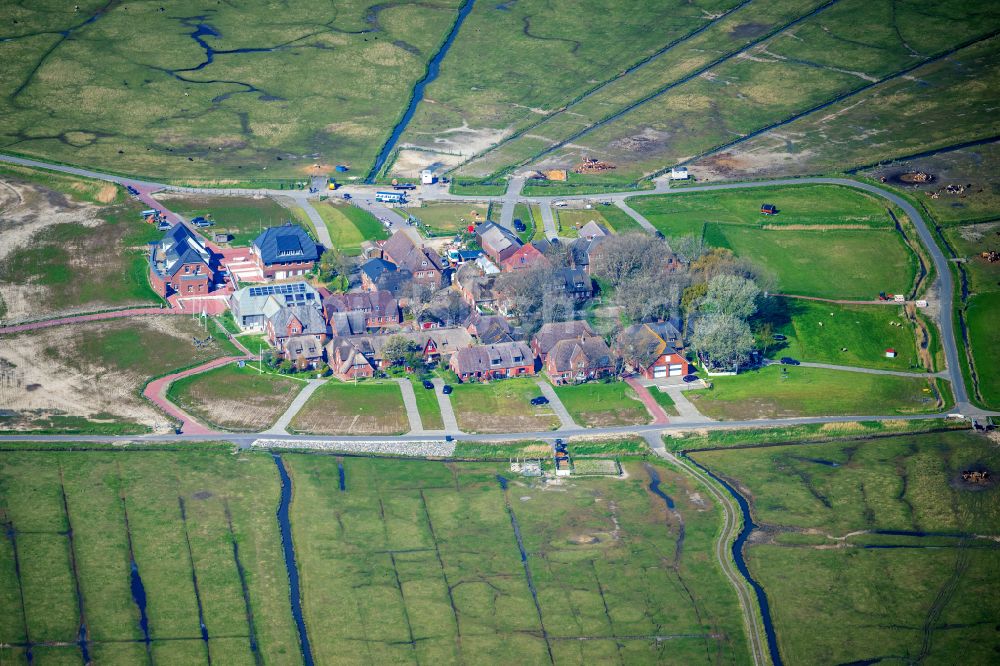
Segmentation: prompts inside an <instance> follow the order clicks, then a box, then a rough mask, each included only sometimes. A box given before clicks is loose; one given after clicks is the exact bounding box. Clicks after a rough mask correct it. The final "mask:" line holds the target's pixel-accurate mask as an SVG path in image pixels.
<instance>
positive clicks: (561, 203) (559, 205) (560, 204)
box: [552, 201, 569, 208]
mask: <svg viewBox="0 0 1000 666" xmlns="http://www.w3.org/2000/svg"><path fill="white" fill-rule="evenodd" d="M552 205H553V206H555V207H556V208H565V207H566V206H568V205H569V204H567V203H566V202H565V201H556V202H553V204H552Z"/></svg>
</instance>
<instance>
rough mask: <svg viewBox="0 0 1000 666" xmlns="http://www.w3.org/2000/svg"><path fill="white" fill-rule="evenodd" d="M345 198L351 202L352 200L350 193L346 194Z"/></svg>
mask: <svg viewBox="0 0 1000 666" xmlns="http://www.w3.org/2000/svg"><path fill="white" fill-rule="evenodd" d="M344 198H345V199H348V200H350V198H351V194H350V192H344Z"/></svg>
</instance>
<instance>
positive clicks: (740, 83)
mask: <svg viewBox="0 0 1000 666" xmlns="http://www.w3.org/2000/svg"><path fill="white" fill-rule="evenodd" d="M775 4H778V7H779V8H780V9H786V10H787V9H788V8H789V6H788V5H786V4H784V3H775ZM810 4H811V5H812V7H810V8H809V10H811V9H812V8H814V7H816V6H818V5H819V3H810ZM939 8H940V9H943V10H944V11H943V12H941V13H935V14H934V15H933V16H929V15H927V14H926V13H925V12H923V11H922V10H921V9H920V8H918V7H917V6H916V5H906V6H897V5H895V4H893V3H890V2H875V3H870V2H864V1H863V0H846V1H844V2H839V3H836V4H834V5H832V6H830V7H828V8H826V9H824V10H823V11H820V12H818V13H816V14H814V15H813V16H810V17H808V18H805V19H804V20H802V21H801V22H799V23H796V24H795V25H794V26H793V25H790V22H789V21H783V22H782V23H781V24H780V25H779V26H778V27H779V28H784V29H782V30H780V31H779V32H778V33H776V34H775V35H774V36H773V37H770V38H766V39H764V40H763V41H760V42H759V46H755V47H753V48H751V49H749V50H748V52H747V56H748V57H728V58H727V59H725V60H724V61H722V62H719V63H718V64H715V65H714V66H711V67H709V68H708V69H707V70H706V71H704V73H703V74H702V75H701V76H695V77H693V78H690V79H688V80H686V81H683V82H680V83H679V85H675V86H673V87H669V88H667V89H664V88H662V87H661V88H660V89H659V90H662V91H663V92H662V94H658V95H656V96H654V97H652V98H651V99H650V100H649V101H648V102H645V103H642V104H640V105H638V106H636V107H635V108H633V109H632V110H630V111H628V112H626V113H624V114H622V115H620V116H618V117H615V118H614V119H613V120H611V122H608V123H606V124H604V125H601V126H599V127H597V128H596V129H590V127H588V125H587V124H586V123H584V125H583V127H579V126H578V129H577V132H579V131H580V130H581V129H584V130H587V131H586V132H585V133H584V134H583V135H582V136H574V133H570V134H569V136H570V137H573V138H572V142H571V143H570V144H569V145H567V146H566V147H564V148H561V149H558V150H555V151H554V152H552V153H550V154H548V155H546V156H545V160H544V164H545V165H550V164H551V165H556V164H558V165H566V164H572V163H573V162H575V161H576V160H578V159H580V158H581V157H582V156H584V155H589V156H593V155H598V156H601V158H602V159H605V160H609V161H611V162H614V163H616V164H617V165H618V173H620V174H622V175H629V174H631V175H633V176H634V177H639V176H642V175H645V174H648V173H650V172H655V171H657V170H660V169H663V168H665V167H668V166H670V165H672V164H676V163H677V162H679V161H682V160H686V159H690V157H691V156H697V155H703V154H706V153H709V152H711V151H712V150H714V149H716V148H718V147H719V146H723V145H726V144H729V143H731V142H733V141H734V140H738V139H739V137H741V136H746V135H748V134H751V133H753V132H755V131H758V130H761V129H763V128H766V127H769V126H772V125H777V124H780V123H782V122H784V121H786V120H788V119H791V118H794V117H796V116H798V115H799V114H801V113H803V112H804V111H807V110H809V109H811V108H815V107H818V106H821V105H823V104H826V103H831V102H833V103H837V102H838V101H839V100H840V98H841V97H843V96H845V95H850V94H851V93H855V92H858V91H860V90H861V89H862V88H865V87H868V86H871V85H872V84H873V83H876V82H878V81H881V80H883V79H887V78H889V77H893V76H894V75H897V74H899V73H901V72H903V70H904V69H907V68H911V67H914V66H918V65H919V64H920V63H921V62H922V61H923V62H927V61H929V60H930V59H932V58H935V57H938V58H940V57H942V56H944V55H947V54H948V53H949V51H951V50H952V49H953V48H954V47H955V46H958V45H960V44H962V43H964V42H967V41H971V40H976V39H983V38H986V37H987V36H989V35H990V33H991V31H992V30H993V28H992V26H995V25H996V23H997V20H998V14H997V10H996V8H995V7H992V6H989V7H988V6H986V5H980V4H975V3H971V4H970V3H965V2H960V1H959V0H950V1H949V2H946V3H944V6H941V7H939ZM809 10H806V12H801V10H800V12H799V16H803V15H804V14H805V13H807V12H808V11H809ZM730 18H732V17H730ZM890 25H893V26H896V27H897V28H898V30H893V29H889V28H888V26H890ZM873 26H877V28H876V29H873ZM883 26H884V27H883ZM761 32H764V33H765V34H766V33H767V32H768V30H767V29H766V28H765V30H763V31H761ZM704 35H705V33H702V36H704ZM762 36H763V35H762ZM758 40H759V38H754V39H753V40H752V41H758ZM994 41H995V38H994ZM722 44H724V42H721V41H720V40H719V39H718V36H717V35H716V39H715V40H713V43H712V44H711V46H710V48H711V49H712V51H711V53H710V54H704V56H703V58H704V59H705V60H711V59H712V57H713V56H714V57H715V58H718V57H719V55H722V54H720V52H719V51H720V50H723V52H724V53H725V54H730V55H735V52H734V51H730V50H728V49H724V48H723V49H719V46H720V45H722ZM688 46H690V45H688ZM973 48H975V47H973ZM913 49H916V54H917V55H915V54H914V51H913ZM682 54H683V52H682V53H678V54H675V56H674V57H679V56H680V55H682ZM960 57H963V59H974V56H972V55H971V54H965V53H963V54H962V56H960ZM947 62H949V61H948V60H942V61H941V62H940V63H935V64H943V63H947ZM931 66H933V65H931ZM946 66H947V67H950V64H949V65H946ZM684 69H685V68H684V67H683V66H682V67H678V68H676V69H675V70H674V71H676V72H681V71H684ZM695 71H697V70H695ZM671 73H673V72H671ZM987 76H991V75H987ZM627 78H629V77H626V79H627ZM914 78H915V79H917V80H920V77H919V76H915V77H914ZM963 78H964V80H965V81H964V82H965V84H966V86H969V85H972V86H973V88H972V90H970V94H969V97H971V98H973V99H972V100H971V101H969V100H963V101H962V102H961V103H962V105H963V106H966V105H968V106H972V107H978V108H984V106H983V105H984V103H986V94H985V93H986V90H987V89H988V86H987V85H986V84H982V83H981V84H980V86H982V87H981V88H978V89H977V88H976V87H975V84H973V81H972V79H971V78H967V77H963ZM673 81H674V82H678V81H680V77H677V78H675V79H673ZM900 82H903V83H910V82H909V81H907V79H906V78H904V77H897V78H891V79H890V80H889V83H888V84H887V86H886V88H885V90H886V91H887V90H890V89H892V86H893V85H899V83H900ZM638 87H639V88H641V85H640V86H638ZM779 88H780V94H775V92H776V91H777V90H778V89H779ZM922 89H923V90H924V92H923V95H921V97H923V98H926V97H929V96H933V97H936V98H937V99H938V101H937V104H948V103H949V102H950V98H951V95H949V94H948V92H946V91H940V92H939V91H938V90H936V89H932V90H930V91H928V90H927V86H926V85H923V86H922ZM966 89H968V88H966ZM955 92H957V90H956V91H955ZM861 94H862V95H864V94H865V93H861ZM959 94H961V93H959ZM881 97H882V98H883V99H884V100H886V101H888V100H889V99H890V98H891V94H889V93H887V92H883V93H882V94H881ZM857 102H858V100H857V99H853V98H851V97H848V99H847V100H844V101H842V102H840V103H839V105H838V104H835V105H834V106H835V108H834V109H831V108H823V109H821V110H819V111H817V113H816V118H817V121H818V120H819V119H820V118H824V119H825V118H827V117H830V116H831V114H832V113H834V111H835V110H836V107H837V106H840V107H841V108H844V107H847V106H850V105H856V104H857ZM900 102H902V100H899V99H893V101H892V103H891V104H892V107H893V108H895V109H896V110H897V114H896V117H895V118H893V119H891V120H890V119H889V118H884V119H883V120H884V121H885V122H886V124H885V125H878V124H876V125H868V124H861V125H860V129H859V124H854V123H852V124H850V125H849V128H850V129H849V131H850V132H851V133H852V134H853V137H854V141H855V142H865V143H867V144H869V145H872V144H877V145H879V147H878V150H879V151H880V152H882V151H884V150H885V148H883V147H881V145H882V144H883V140H882V138H881V136H879V138H878V139H874V140H872V138H871V137H872V136H875V135H877V134H878V133H880V131H881V128H882V127H884V126H887V125H888V124H890V123H891V124H894V125H895V126H896V127H900V124H901V122H902V121H903V119H902V118H900V117H899V116H900V115H904V116H907V117H914V118H916V116H917V115H919V116H923V115H924V114H925V113H926V109H921V111H920V113H919V114H917V112H916V110H915V108H911V109H910V110H909V111H908V112H906V113H905V114H900V113H898V110H899V109H900V106H899V103H900ZM861 106H864V105H861ZM619 108H620V107H619ZM574 111H575V109H574ZM608 111H609V110H608V109H606V110H605V114H606V115H604V116H603V117H605V118H608V117H610V116H611V114H609V113H608ZM861 113H865V112H864V111H862V112H861ZM833 117H836V116H833ZM954 117H955V116H952V118H954ZM572 120H574V121H579V120H580V119H579V118H578V117H573V118H572ZM918 122H919V121H916V122H915V124H917V123H918ZM904 125H905V123H904ZM982 127H983V125H982V124H979V128H980V129H981V128H982ZM536 129H538V128H536ZM817 129H818V130H819V131H818V132H817V135H816V136H815V137H813V138H811V140H810V144H811V146H815V148H816V149H817V150H818V151H820V152H823V151H825V149H826V147H827V146H828V145H830V143H831V141H832V140H833V137H831V136H830V134H829V133H827V132H826V131H825V125H824V126H823V127H822V128H821V129H820V128H817ZM843 129H844V130H848V126H847V124H846V123H845V124H844V126H843ZM942 129H943V127H942ZM789 132H795V129H794V128H793V127H791V126H789V127H782V128H781V131H780V134H781V136H786V135H787V134H788V133H789ZM532 134H533V135H536V134H537V132H536V131H533V132H532ZM913 134H914V135H918V136H920V141H921V142H922V143H927V142H928V140H929V139H930V140H933V139H934V138H935V131H934V128H923V127H921V128H920V129H918V130H917V131H915V132H913ZM819 135H822V136H819ZM636 137H639V140H637V138H636ZM643 139H644V141H643ZM819 141H821V142H822V144H820V143H816V142H819ZM772 143H773V139H772ZM777 148H778V150H777V151H776V152H779V153H787V152H788V151H787V147H786V146H782V145H779V146H777ZM783 157H784V155H781V156H780V157H779V160H781V159H782V158H783ZM881 157H882V158H883V159H884V158H886V157H890V155H887V154H884V153H883V154H882V155H881ZM795 160H796V157H795V155H794V154H792V155H791V157H790V159H789V160H788V161H789V162H794V161H795ZM772 164H773V165H774V166H775V167H776V166H777V164H781V166H784V161H781V162H778V161H777V160H776V161H775V162H774V163H772ZM843 165H844V161H843V160H841V161H840V162H839V165H838V166H839V168H843ZM696 173H697V170H696ZM786 173H787V172H786Z"/></svg>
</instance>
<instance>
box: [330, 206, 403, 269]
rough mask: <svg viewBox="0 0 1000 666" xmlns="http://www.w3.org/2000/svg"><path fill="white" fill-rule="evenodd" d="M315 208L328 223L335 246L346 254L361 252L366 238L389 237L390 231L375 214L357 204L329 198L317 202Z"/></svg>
mask: <svg viewBox="0 0 1000 666" xmlns="http://www.w3.org/2000/svg"><path fill="white" fill-rule="evenodd" d="M315 208H316V211H317V212H318V213H319V216H320V217H321V218H323V222H324V223H326V228H327V231H329V232H330V238H331V239H332V240H333V245H334V247H336V248H337V249H338V250H340V251H341V252H343V253H345V254H349V255H356V254H360V252H361V243H362V242H363V241H365V240H380V239H384V238H388V237H389V232H388V231H386V229H385V227H384V226H382V223H381V222H379V221H378V220H377V219H376V218H375V216H374V215H372V214H371V213H369V212H368V211H366V210H362V209H360V208H358V207H356V206H352V205H350V204H345V203H343V202H337V201H334V200H328V201H326V202H323V203H319V204H316V206H315Z"/></svg>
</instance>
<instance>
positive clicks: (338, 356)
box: [326, 338, 376, 381]
mask: <svg viewBox="0 0 1000 666" xmlns="http://www.w3.org/2000/svg"><path fill="white" fill-rule="evenodd" d="M368 350H369V351H371V347H370V346H368ZM364 352H365V345H364V343H363V342H360V341H357V340H350V339H347V338H334V339H333V340H331V341H330V343H329V344H327V346H326V358H327V363H328V364H329V366H330V371H331V372H332V373H333V375H334V377H337V378H338V379H342V380H344V381H353V380H355V379H366V378H369V377H374V376H375V371H376V368H375V363H373V362H372V361H371V359H370V357H369V356H366V355H365V353H364ZM371 355H372V356H374V353H373V352H372V353H371Z"/></svg>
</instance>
